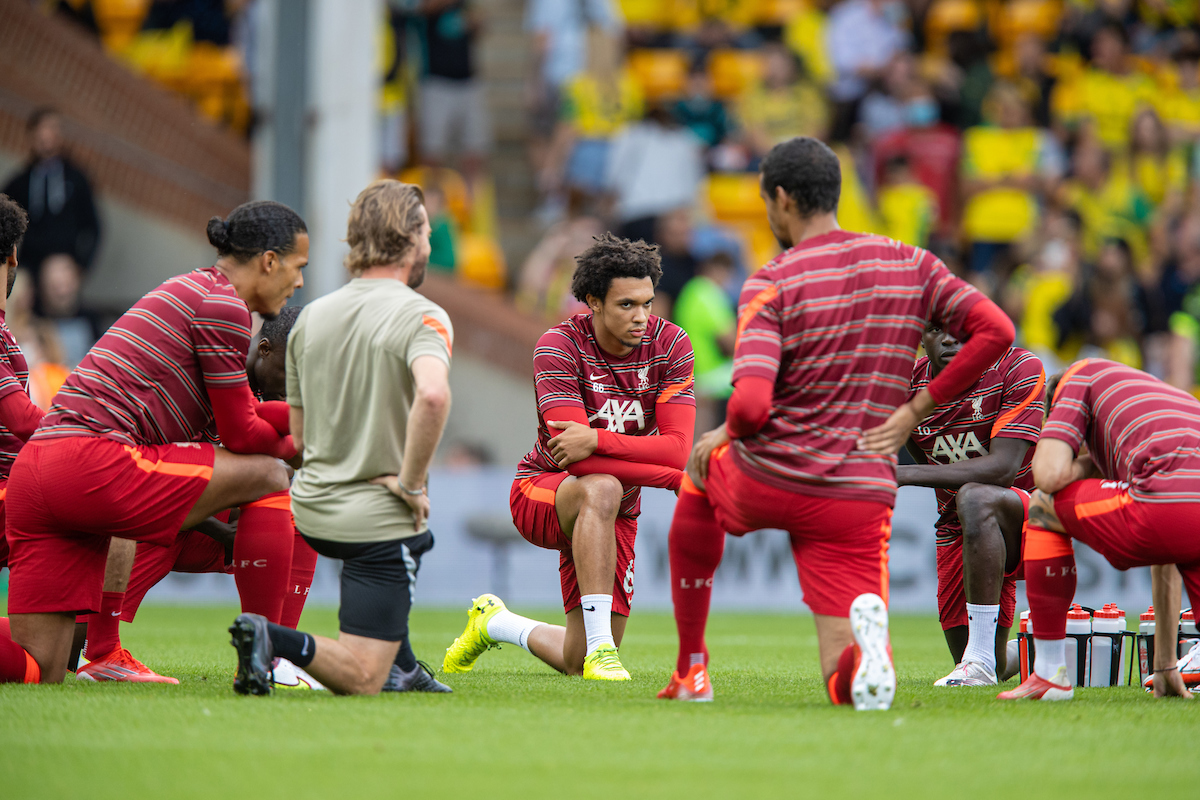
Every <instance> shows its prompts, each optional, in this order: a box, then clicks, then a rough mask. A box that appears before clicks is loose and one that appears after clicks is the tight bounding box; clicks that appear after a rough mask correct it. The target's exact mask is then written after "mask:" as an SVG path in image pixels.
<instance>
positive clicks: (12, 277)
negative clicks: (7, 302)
mask: <svg viewBox="0 0 1200 800" xmlns="http://www.w3.org/2000/svg"><path fill="white" fill-rule="evenodd" d="M16 282H17V268H16V267H14V266H9V268H8V286H7V287H5V289H4V297H5V299H8V298H10V297H12V289H13V284H15V283H16Z"/></svg>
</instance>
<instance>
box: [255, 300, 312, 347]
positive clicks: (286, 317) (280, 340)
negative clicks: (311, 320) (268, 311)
mask: <svg viewBox="0 0 1200 800" xmlns="http://www.w3.org/2000/svg"><path fill="white" fill-rule="evenodd" d="M303 310H304V307H303V306H284V307H283V309H282V310H280V312H279V316H277V317H274V318H273V319H267V320H263V324H262V327H261V328H260V329H259V331H258V338H259V339H260V340H261V339H266V340H267V341H268V342H270V343H271V349H272V350H283V349H285V348H286V347H287V340H288V334H289V333H291V332H292V326H293V325H295V324H296V318H297V317H299V316H300V312H301V311H303Z"/></svg>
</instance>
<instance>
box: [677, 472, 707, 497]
mask: <svg viewBox="0 0 1200 800" xmlns="http://www.w3.org/2000/svg"><path fill="white" fill-rule="evenodd" d="M679 493H680V494H696V495H700V496H701V497H704V496H706V495H707V494H708V492H706V491H704V490H703V489H701V488H700V487H699V486H697V485H696V483H695V482H694V481H693V480H692V478H691V476H690V475H688V474H687V473H686V472H685V473H683V481H682V482H681V483H680V484H679Z"/></svg>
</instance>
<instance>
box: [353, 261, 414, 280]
mask: <svg viewBox="0 0 1200 800" xmlns="http://www.w3.org/2000/svg"><path fill="white" fill-rule="evenodd" d="M414 263H415V262H414V260H413V259H411V258H407V259H405V260H403V261H393V262H392V263H390V264H373V265H371V266H369V267H367V268H366V269H364V270H363V271H362V274H361V275H359V276H358V277H360V278H367V279H369V280H370V279H378V278H384V279H391V280H394V281H400V282H401V283H403V284H404V285H405V286H407V285H408V278H409V276H410V275H411V274H412V269H413V264H414Z"/></svg>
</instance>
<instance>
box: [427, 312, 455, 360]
mask: <svg viewBox="0 0 1200 800" xmlns="http://www.w3.org/2000/svg"><path fill="white" fill-rule="evenodd" d="M421 323H422V324H423V325H428V326H429V327H431V328H433V329H434V331H436V332H437V334H438V335H439V336H441V337H442V338H443V339H445V340H446V352H447V353H449V354H450V355H454V345H453V344H452V343H451V342H450V331H448V330H446V326H445V325H443V324H442V323H441V322H440V321H439V320H438V319H436V318H435V317H431V316H429V315H428V314H425V315H424V316H422V317H421Z"/></svg>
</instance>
